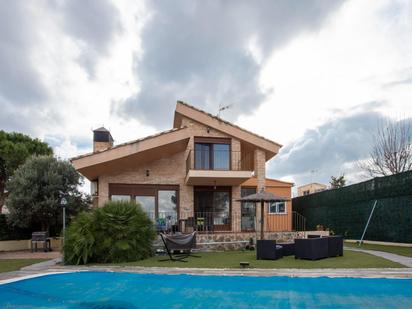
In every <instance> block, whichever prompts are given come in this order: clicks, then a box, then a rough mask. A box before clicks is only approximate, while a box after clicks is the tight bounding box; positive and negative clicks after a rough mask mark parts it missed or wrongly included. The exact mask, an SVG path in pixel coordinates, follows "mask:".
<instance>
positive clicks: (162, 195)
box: [158, 190, 177, 224]
mask: <svg viewBox="0 0 412 309" xmlns="http://www.w3.org/2000/svg"><path fill="white" fill-rule="evenodd" d="M158 205H159V206H158V208H159V210H158V211H159V218H164V219H166V220H167V223H169V224H176V222H177V209H176V208H177V197H176V191H175V190H159V191H158Z"/></svg>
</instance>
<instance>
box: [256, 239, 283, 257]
mask: <svg viewBox="0 0 412 309" xmlns="http://www.w3.org/2000/svg"><path fill="white" fill-rule="evenodd" d="M281 257H283V251H282V246H279V245H276V240H258V241H257V243H256V259H258V260H277V259H280V258H281Z"/></svg>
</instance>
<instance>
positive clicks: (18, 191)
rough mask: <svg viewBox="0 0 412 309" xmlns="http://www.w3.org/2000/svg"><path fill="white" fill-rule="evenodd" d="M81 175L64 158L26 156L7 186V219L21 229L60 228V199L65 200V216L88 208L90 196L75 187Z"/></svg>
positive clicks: (78, 183) (79, 183)
mask: <svg viewBox="0 0 412 309" xmlns="http://www.w3.org/2000/svg"><path fill="white" fill-rule="evenodd" d="M81 184H82V178H81V176H80V174H79V173H77V171H76V170H75V169H74V168H73V166H72V165H71V164H70V163H69V162H67V161H61V160H57V159H56V158H53V157H51V156H38V157H31V158H29V159H28V160H27V161H26V162H25V163H24V164H23V165H21V166H20V167H19V168H18V169H17V170H16V171H15V173H14V175H13V177H12V178H11V179H10V181H9V182H8V185H7V189H8V190H9V191H10V194H9V196H8V200H7V208H8V209H9V212H10V214H9V221H10V222H11V223H12V224H13V225H15V226H18V227H20V228H27V227H33V226H41V228H42V230H49V228H50V227H60V226H61V222H62V210H61V206H60V201H61V198H62V197H63V196H64V197H65V198H66V200H67V202H68V203H67V206H66V212H67V215H68V218H70V216H72V215H75V214H77V213H78V212H79V211H81V210H84V209H86V208H87V207H88V203H89V199H88V198H87V197H86V196H85V195H84V194H82V193H81V192H80V191H79V190H78V186H79V185H81Z"/></svg>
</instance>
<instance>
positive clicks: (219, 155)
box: [195, 143, 230, 170]
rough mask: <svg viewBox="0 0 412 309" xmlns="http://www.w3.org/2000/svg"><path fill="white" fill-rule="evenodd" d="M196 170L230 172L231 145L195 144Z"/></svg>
mask: <svg viewBox="0 0 412 309" xmlns="http://www.w3.org/2000/svg"><path fill="white" fill-rule="evenodd" d="M195 169H197V170H230V145H229V144H214V143H195Z"/></svg>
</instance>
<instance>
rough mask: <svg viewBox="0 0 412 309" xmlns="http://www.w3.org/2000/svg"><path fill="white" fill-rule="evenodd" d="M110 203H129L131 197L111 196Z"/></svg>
mask: <svg viewBox="0 0 412 309" xmlns="http://www.w3.org/2000/svg"><path fill="white" fill-rule="evenodd" d="M111 200H112V201H119V202H120V201H121V202H130V200H131V197H130V195H118V194H113V195H112V196H111Z"/></svg>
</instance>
